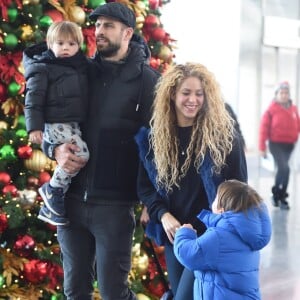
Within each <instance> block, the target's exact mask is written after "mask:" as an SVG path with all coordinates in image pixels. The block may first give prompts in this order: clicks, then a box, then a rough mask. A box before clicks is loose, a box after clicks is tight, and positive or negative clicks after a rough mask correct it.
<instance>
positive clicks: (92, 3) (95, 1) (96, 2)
mask: <svg viewBox="0 0 300 300" xmlns="http://www.w3.org/2000/svg"><path fill="white" fill-rule="evenodd" d="M105 3H106V1H105V0H89V1H88V7H90V8H96V7H98V6H100V5H103V4H105Z"/></svg>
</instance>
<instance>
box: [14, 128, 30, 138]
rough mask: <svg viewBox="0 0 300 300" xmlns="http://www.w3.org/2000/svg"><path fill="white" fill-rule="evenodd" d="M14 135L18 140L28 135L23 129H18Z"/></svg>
mask: <svg viewBox="0 0 300 300" xmlns="http://www.w3.org/2000/svg"><path fill="white" fill-rule="evenodd" d="M16 135H17V137H19V138H26V137H27V135H28V134H27V131H26V130H25V129H18V130H17V131H16Z"/></svg>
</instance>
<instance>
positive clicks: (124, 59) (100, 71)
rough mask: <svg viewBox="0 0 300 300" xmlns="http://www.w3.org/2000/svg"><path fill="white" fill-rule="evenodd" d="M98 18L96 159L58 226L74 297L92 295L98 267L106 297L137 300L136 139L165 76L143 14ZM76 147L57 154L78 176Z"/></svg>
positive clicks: (99, 14) (122, 10)
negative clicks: (141, 30) (133, 281)
mask: <svg viewBox="0 0 300 300" xmlns="http://www.w3.org/2000/svg"><path fill="white" fill-rule="evenodd" d="M90 19H91V20H93V21H95V27H96V30H95V35H96V44H97V53H96V55H95V57H94V58H93V59H92V62H93V64H92V66H91V69H92V70H91V78H90V82H89V84H90V86H89V88H90V96H89V116H88V120H87V122H86V123H85V124H83V135H84V136H83V137H84V139H85V140H86V142H87V145H88V148H89V150H90V159H89V161H88V162H87V164H86V166H85V167H84V168H83V169H82V170H81V171H80V172H79V174H78V175H77V176H76V177H75V178H74V179H73V180H72V184H71V186H70V189H69V191H68V193H67V195H66V199H65V203H66V212H67V215H68V218H69V220H70V224H69V225H67V226H58V229H57V234H58V235H57V237H58V241H59V244H60V247H61V252H62V258H63V268H64V293H65V295H66V297H67V299H69V300H71V299H72V300H91V299H92V292H93V280H94V267H95V265H96V273H97V279H98V286H99V290H100V294H101V296H102V299H104V300H121V299H126V300H129V299H130V300H132V299H136V296H135V295H134V293H133V292H132V291H131V290H130V289H129V288H128V285H127V277H128V273H129V271H130V268H131V247H132V236H133V232H134V228H135V218H134V204H135V203H136V202H137V195H136V177H137V168H138V154H137V149H136V145H135V142H134V138H133V137H134V135H135V134H136V133H137V131H138V129H139V128H140V127H141V126H145V125H146V126H147V125H148V122H149V119H150V116H151V105H152V101H153V91H154V86H155V84H156V81H157V79H158V78H159V73H157V72H156V71H154V70H152V69H151V68H150V67H149V66H148V64H147V63H146V62H147V60H148V59H149V49H148V48H147V46H146V45H145V43H143V42H142V39H141V38H139V37H137V36H136V35H134V27H135V15H134V13H133V12H132V11H131V10H130V9H129V8H128V7H127V6H125V5H123V4H121V3H116V2H111V3H107V4H104V5H102V6H99V7H98V8H96V9H95V10H94V11H93V12H92V13H91V15H90ZM48 150H49V149H48ZM50 150H51V149H50ZM74 151H77V147H76V146H75V145H71V144H63V145H60V146H58V147H56V148H55V149H54V152H53V154H55V155H54V156H55V158H56V160H57V162H58V164H59V165H60V166H61V167H62V168H63V169H64V170H66V171H67V172H69V173H71V174H72V173H74V172H76V171H78V170H79V169H80V168H81V167H82V166H84V165H85V163H86V162H85V161H83V160H82V159H80V158H78V157H77V156H76V155H74ZM48 155H49V156H51V153H50V152H48Z"/></svg>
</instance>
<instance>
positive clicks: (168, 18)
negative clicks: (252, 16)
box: [161, 0, 240, 109]
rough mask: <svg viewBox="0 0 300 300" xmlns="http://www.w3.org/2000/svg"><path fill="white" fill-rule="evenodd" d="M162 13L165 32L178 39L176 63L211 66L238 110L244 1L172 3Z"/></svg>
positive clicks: (210, 0) (180, 0)
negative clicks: (241, 25) (191, 62)
mask: <svg viewBox="0 0 300 300" xmlns="http://www.w3.org/2000/svg"><path fill="white" fill-rule="evenodd" d="M161 12H162V16H161V21H162V23H163V26H164V29H165V30H166V31H167V32H168V33H170V35H171V37H173V38H174V39H176V40H177V43H176V45H177V47H178V48H177V49H175V51H174V53H175V55H176V57H175V62H176V63H184V62H187V61H194V62H199V63H202V64H204V65H205V66H207V68H208V69H209V70H210V71H212V72H213V73H214V74H215V76H216V78H217V80H218V82H219V83H220V85H221V87H222V91H223V95H224V98H225V100H226V101H227V102H229V103H231V104H232V107H233V109H235V108H236V105H237V94H238V59H239V38H240V0H230V1H224V0H185V1H183V0H171V2H170V3H168V4H166V5H165V6H164V7H163V8H162V10H161Z"/></svg>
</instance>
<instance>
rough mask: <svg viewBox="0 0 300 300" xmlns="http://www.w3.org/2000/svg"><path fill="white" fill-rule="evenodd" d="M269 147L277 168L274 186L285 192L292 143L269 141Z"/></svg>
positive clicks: (292, 147) (287, 182) (288, 175)
mask: <svg viewBox="0 0 300 300" xmlns="http://www.w3.org/2000/svg"><path fill="white" fill-rule="evenodd" d="M269 149H270V152H271V154H272V156H273V158H274V162H275V165H276V168H277V170H276V175H275V187H276V188H277V189H279V190H282V191H283V192H286V190H287V187H288V184H289V177H290V167H289V160H290V157H291V154H292V151H293V149H294V144H286V143H274V142H269Z"/></svg>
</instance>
